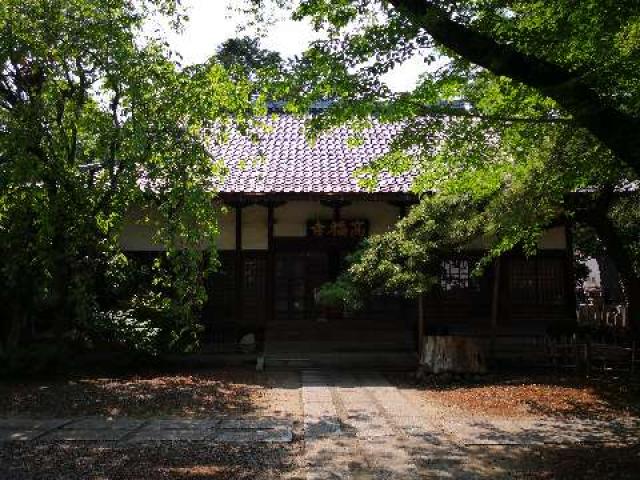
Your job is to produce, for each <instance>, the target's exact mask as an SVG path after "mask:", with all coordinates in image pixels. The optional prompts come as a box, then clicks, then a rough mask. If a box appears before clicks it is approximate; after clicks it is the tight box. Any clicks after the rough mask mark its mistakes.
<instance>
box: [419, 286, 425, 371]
mask: <svg viewBox="0 0 640 480" xmlns="http://www.w3.org/2000/svg"><path fill="white" fill-rule="evenodd" d="M423 349H424V294H420V296H419V297H418V361H421V360H422V350H423Z"/></svg>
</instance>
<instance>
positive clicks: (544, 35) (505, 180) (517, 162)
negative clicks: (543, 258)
mask: <svg viewBox="0 0 640 480" xmlns="http://www.w3.org/2000/svg"><path fill="white" fill-rule="evenodd" d="M245 3H246V4H248V5H250V6H254V7H255V2H245ZM260 3H261V4H262V5H261V8H260V9H259V11H260V12H261V13H264V12H265V11H268V10H269V6H265V5H264V2H260ZM284 3H286V2H279V1H277V0H274V1H273V2H271V3H270V5H271V6H272V7H273V6H278V7H283V6H285V5H284ZM251 4H253V5H251ZM293 16H294V17H295V18H307V19H310V20H311V21H312V22H313V23H314V25H315V26H316V28H318V29H323V30H324V31H325V33H326V40H323V41H319V42H315V43H314V44H313V45H312V46H311V48H310V49H308V50H307V51H306V52H305V53H304V54H303V56H302V58H301V60H300V61H299V62H298V64H297V65H296V68H295V69H294V70H293V71H292V72H288V74H287V75H286V76H285V77H283V79H282V84H281V85H280V86H279V88H280V92H282V94H284V95H286V94H289V96H290V98H291V103H290V110H291V111H294V112H296V111H304V110H305V109H306V108H308V106H309V105H310V103H311V102H313V101H315V100H317V99H319V98H327V97H329V98H334V99H336V102H335V103H334V104H333V106H332V108H330V109H329V110H327V112H325V114H324V115H321V116H319V117H316V118H314V119H313V121H312V122H311V124H312V127H314V130H313V131H314V132H316V131H319V130H322V129H326V128H331V127H333V126H335V125H339V124H343V123H348V124H350V125H351V126H352V127H353V128H354V130H355V131H357V130H358V129H359V128H362V127H364V126H366V125H367V124H368V123H369V122H371V121H372V120H373V119H376V120H377V121H392V122H396V121H401V122H404V124H405V129H404V132H403V133H402V135H401V136H400V137H399V138H398V139H397V140H396V142H395V144H394V145H393V147H392V151H391V152H390V153H389V154H387V155H384V156H383V157H381V158H380V159H378V160H377V161H376V162H374V163H373V164H372V165H371V166H370V167H369V168H367V169H365V170H364V171H363V172H361V179H362V181H363V183H364V184H365V185H372V184H373V183H375V181H376V179H377V174H378V173H379V172H380V171H382V170H387V171H391V172H401V171H407V170H413V171H415V172H417V179H416V183H415V185H414V190H415V191H416V192H417V193H419V194H425V193H433V192H438V195H443V196H444V197H445V198H449V196H451V195H454V196H455V195H458V196H460V198H465V197H466V198H469V197H470V198H471V200H470V202H471V204H472V205H477V206H479V207H481V208H475V209H472V210H475V214H476V215H479V216H480V217H479V218H482V219H483V222H482V225H483V228H482V234H484V235H485V236H486V237H487V238H489V239H492V241H493V248H492V250H491V252H490V254H491V255H490V256H495V255H498V254H499V253H501V252H503V251H506V250H509V249H511V248H513V247H515V246H516V245H518V246H523V247H524V248H525V250H526V251H527V252H529V253H533V252H535V245H536V243H537V239H538V238H539V236H540V234H541V232H542V231H543V230H544V228H545V227H546V226H547V225H548V224H549V223H550V222H551V221H552V220H554V219H557V218H558V216H559V215H567V216H569V217H573V218H574V219H577V220H580V221H582V222H586V223H589V225H591V226H592V227H593V228H595V230H596V232H597V234H598V236H599V237H600V239H601V240H602V241H603V242H604V243H605V246H606V249H607V251H608V252H609V253H610V254H612V256H613V257H614V259H615V260H616V264H617V265H618V267H619V270H620V272H621V273H622V276H623V280H624V283H625V290H626V292H627V296H628V299H629V301H630V303H631V305H632V311H634V312H636V314H635V315H636V316H638V315H639V314H640V299H639V298H638V297H639V295H640V272H639V271H638V269H637V268H636V267H634V265H637V261H636V258H637V257H635V256H634V255H637V250H636V249H635V247H634V246H633V244H634V239H635V238H638V237H639V236H640V228H639V226H638V224H637V223H634V222H631V221H620V218H627V219H631V218H633V216H634V212H635V211H637V209H638V205H637V197H634V196H630V197H629V199H628V200H626V201H624V202H618V201H617V200H616V199H617V198H618V197H619V195H618V193H619V190H620V187H621V185H623V184H625V183H626V182H628V181H634V180H637V179H638V173H639V172H640V162H639V158H640V153H639V152H640V143H639V142H640V140H639V138H638V136H637V134H636V133H634V132H636V131H637V130H638V126H640V108H639V107H640V103H639V101H638V100H639V99H640V90H639V88H638V85H639V83H638V81H637V72H638V71H639V68H638V67H640V55H639V54H640V50H639V49H638V45H639V44H640V43H639V42H638V32H639V31H640V29H639V28H638V26H639V25H640V23H639V19H640V6H639V5H638V3H637V2H631V1H626V2H617V1H616V2H613V1H605V2H602V1H585V2H573V1H570V0H567V1H553V2H551V1H544V0H540V1H535V2H529V1H509V2H505V1H494V0H486V1H485V0H481V1H468V2H449V1H446V0H443V1H422V0H389V1H386V0H379V1H364V0H352V1H343V0H301V1H300V2H297V3H296V7H295V9H294V12H293ZM413 55H421V56H422V57H423V58H424V59H425V63H426V64H427V66H426V67H425V73H424V75H423V76H422V78H421V80H420V82H419V83H418V85H417V86H416V88H415V89H413V90H412V91H411V92H404V93H394V92H392V91H390V90H389V88H388V87H387V86H386V85H385V83H384V81H383V75H384V74H385V73H387V72H389V71H390V70H392V69H393V68H394V67H395V66H397V65H398V64H400V63H402V62H404V61H406V60H407V59H408V58H410V57H411V56H413ZM429 64H430V66H429ZM290 92H303V93H304V95H302V96H301V97H300V96H294V95H291V94H290ZM354 136H355V137H356V138H354V140H355V141H357V133H356V134H355V135H354ZM407 152H410V154H407ZM575 192H582V193H583V194H582V195H574V194H575ZM423 198H424V199H423V201H422V203H423V208H425V209H426V210H430V209H432V208H434V207H433V206H431V203H432V202H434V201H436V204H437V205H440V206H442V205H441V204H440V203H439V201H437V200H433V199H432V198H431V197H430V196H426V197H423ZM445 204H446V201H445ZM623 205H624V208H623V207H622V206H623ZM621 209H622V210H624V212H625V213H623V214H622V216H621V215H620V212H622V210H621ZM615 212H618V216H617V218H618V220H614V217H615ZM465 214H467V213H465ZM445 218H446V216H445ZM451 218H452V222H450V223H444V224H442V228H451V227H454V226H455V223H456V222H455V220H454V219H455V218H456V217H455V216H452V217H451ZM423 220H424V221H426V218H423ZM411 232H412V229H407V228H405V227H403V226H402V225H401V226H400V228H399V229H398V232H397V233H399V234H400V236H403V234H406V237H407V239H409V237H410V236H411ZM629 232H630V233H629ZM476 233H478V232H476ZM439 243H440V245H439V247H440V248H442V247H443V246H444V245H443V243H442V242H439ZM416 248H417V247H416ZM422 248H423V250H424V249H425V248H431V246H430V245H426V246H423V247H422ZM387 253H388V251H387ZM361 258H362V257H361ZM365 258H366V257H365ZM394 271H399V270H397V269H396V270H394Z"/></svg>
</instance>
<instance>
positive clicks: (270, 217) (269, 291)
mask: <svg viewBox="0 0 640 480" xmlns="http://www.w3.org/2000/svg"><path fill="white" fill-rule="evenodd" d="M273 225H274V205H273V203H269V204H267V275H266V277H267V281H266V295H267V299H266V307H267V315H266V322H265V326H264V337H265V339H266V336H267V332H266V330H267V328H268V326H269V324H271V323H272V322H273V317H274V308H275V298H274V281H275V252H274V249H273Z"/></svg>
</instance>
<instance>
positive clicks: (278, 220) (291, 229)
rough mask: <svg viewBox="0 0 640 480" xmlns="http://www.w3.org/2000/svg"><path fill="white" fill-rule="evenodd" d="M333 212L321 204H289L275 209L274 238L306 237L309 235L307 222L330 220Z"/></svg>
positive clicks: (306, 202)
mask: <svg viewBox="0 0 640 480" xmlns="http://www.w3.org/2000/svg"><path fill="white" fill-rule="evenodd" d="M332 217H333V210H332V209H331V208H329V207H325V206H324V205H321V204H320V202H310V201H295V202H287V203H285V204H284V205H281V206H279V207H277V208H275V209H274V211H273V218H274V225H273V235H274V237H304V236H306V235H307V220H314V219H320V220H328V219H331V218H332Z"/></svg>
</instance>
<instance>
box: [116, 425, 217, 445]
mask: <svg viewBox="0 0 640 480" xmlns="http://www.w3.org/2000/svg"><path fill="white" fill-rule="evenodd" d="M215 433H216V432H215V430H209V429H194V428H189V429H184V430H178V429H167V430H157V429H143V430H139V431H137V432H135V433H134V434H133V435H131V436H130V437H129V438H127V442H130V443H139V442H165V441H185V440H186V441H202V440H208V439H211V438H213V437H214V435H215Z"/></svg>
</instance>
